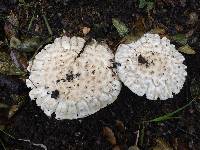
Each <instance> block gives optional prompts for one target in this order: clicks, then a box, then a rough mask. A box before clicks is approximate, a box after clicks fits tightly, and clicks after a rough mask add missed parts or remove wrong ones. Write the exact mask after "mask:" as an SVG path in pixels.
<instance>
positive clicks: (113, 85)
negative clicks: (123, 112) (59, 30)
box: [26, 36, 121, 119]
mask: <svg viewBox="0 0 200 150" xmlns="http://www.w3.org/2000/svg"><path fill="white" fill-rule="evenodd" d="M85 42H86V41H85V40H84V39H83V38H80V37H72V38H69V37H66V36H63V37H61V38H57V39H55V41H54V43H52V44H48V45H47V46H45V47H44V49H42V50H41V52H39V53H38V54H37V55H36V56H35V58H34V60H33V61H32V62H30V63H29V67H28V70H29V72H30V76H29V79H27V80H26V84H27V86H28V87H30V88H31V89H32V90H31V91H30V93H29V95H30V98H31V99H33V100H36V103H37V105H38V106H40V107H41V109H42V110H43V111H44V113H45V114H46V115H47V116H51V114H52V113H54V112H55V114H56V119H77V118H83V117H86V116H88V115H90V114H93V113H95V112H97V111H98V110H100V109H101V108H103V107H106V106H107V105H109V104H111V103H113V102H114V101H115V100H116V99H117V96H118V94H119V93H120V90H121V82H120V81H119V79H118V76H117V75H116V71H115V68H113V59H114V54H113V53H112V52H111V50H110V49H109V48H108V46H107V45H105V44H98V43H97V42H96V41H95V40H93V41H92V42H91V43H90V44H86V43H85Z"/></svg>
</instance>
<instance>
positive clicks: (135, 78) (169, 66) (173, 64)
mask: <svg viewBox="0 0 200 150" xmlns="http://www.w3.org/2000/svg"><path fill="white" fill-rule="evenodd" d="M184 60H185V58H184V57H183V55H182V54H181V53H179V52H178V51H177V50H176V49H175V46H174V45H173V44H170V41H169V40H168V39H167V38H166V37H163V38H162V39H161V38H160V36H159V35H158V34H149V33H147V34H144V36H143V37H141V38H140V39H139V40H137V41H135V42H132V43H130V44H121V45H120V46H119V47H118V49H117V52H116V55H115V61H116V63H117V64H118V65H117V72H118V75H119V78H120V79H121V81H122V82H123V83H124V84H125V85H126V86H127V87H128V88H129V89H130V90H131V91H132V92H134V93H136V94H137V95H139V96H143V95H144V94H146V97H147V99H150V100H156V99H158V98H159V99H161V100H166V99H168V98H172V97H173V93H174V94H178V93H179V92H180V90H181V89H182V87H183V84H184V82H185V79H186V75H187V72H186V70H185V69H186V68H187V67H186V66H185V65H184V64H183V61H184Z"/></svg>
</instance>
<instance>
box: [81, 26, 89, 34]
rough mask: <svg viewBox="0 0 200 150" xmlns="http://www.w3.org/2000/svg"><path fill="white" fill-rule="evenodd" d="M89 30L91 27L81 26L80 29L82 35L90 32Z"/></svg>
mask: <svg viewBox="0 0 200 150" xmlns="http://www.w3.org/2000/svg"><path fill="white" fill-rule="evenodd" d="M90 30H91V29H90V28H88V27H83V29H82V31H83V34H84V35H87V34H88V33H89V32H90Z"/></svg>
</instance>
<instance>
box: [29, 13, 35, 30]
mask: <svg viewBox="0 0 200 150" xmlns="http://www.w3.org/2000/svg"><path fill="white" fill-rule="evenodd" d="M34 19H35V11H34V13H33V16H32V18H31V21H30V23H29V25H28V31H29V30H30V28H31V26H32V24H33V20H34Z"/></svg>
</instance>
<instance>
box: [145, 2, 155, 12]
mask: <svg viewBox="0 0 200 150" xmlns="http://www.w3.org/2000/svg"><path fill="white" fill-rule="evenodd" d="M153 7H154V2H147V11H150V10H152V9H153Z"/></svg>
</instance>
